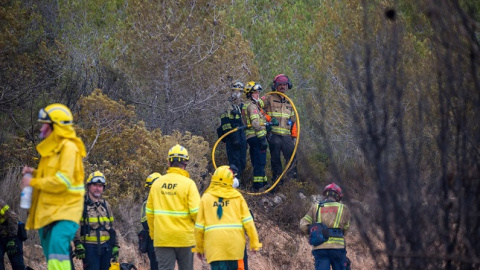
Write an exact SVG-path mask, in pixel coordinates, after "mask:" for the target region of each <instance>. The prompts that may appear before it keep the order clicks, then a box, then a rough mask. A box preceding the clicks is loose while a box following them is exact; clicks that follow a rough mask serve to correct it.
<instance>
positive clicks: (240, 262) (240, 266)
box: [237, 259, 245, 270]
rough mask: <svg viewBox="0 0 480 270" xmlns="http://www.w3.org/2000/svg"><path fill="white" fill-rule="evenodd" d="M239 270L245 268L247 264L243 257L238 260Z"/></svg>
mask: <svg viewBox="0 0 480 270" xmlns="http://www.w3.org/2000/svg"><path fill="white" fill-rule="evenodd" d="M237 270H245V264H244V263H243V259H240V260H238V268H237Z"/></svg>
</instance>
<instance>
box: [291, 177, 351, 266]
mask: <svg viewBox="0 0 480 270" xmlns="http://www.w3.org/2000/svg"><path fill="white" fill-rule="evenodd" d="M323 195H324V196H325V198H326V199H325V201H323V202H321V203H320V204H317V203H315V204H313V205H312V206H311V207H310V209H309V210H308V212H307V214H306V215H305V216H304V217H303V218H302V219H301V220H300V230H301V231H302V232H303V233H305V234H308V232H309V227H310V225H312V223H317V222H318V223H323V224H324V225H326V226H327V227H328V231H329V235H330V237H329V238H328V240H327V241H326V242H324V243H323V244H321V245H318V246H315V247H313V250H312V254H313V256H314V257H315V270H330V265H331V266H332V270H343V269H345V268H346V267H347V251H346V249H345V239H344V236H345V234H346V232H347V230H348V227H349V226H350V211H349V209H348V208H347V206H345V205H344V204H343V203H341V202H340V200H341V199H342V197H343V194H342V190H341V189H340V187H339V186H338V185H336V184H335V183H332V184H329V185H327V186H326V187H325V189H324V190H323Z"/></svg>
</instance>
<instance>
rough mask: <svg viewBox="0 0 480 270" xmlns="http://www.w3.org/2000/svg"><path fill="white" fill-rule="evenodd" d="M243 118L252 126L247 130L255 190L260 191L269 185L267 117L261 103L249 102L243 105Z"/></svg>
mask: <svg viewBox="0 0 480 270" xmlns="http://www.w3.org/2000/svg"><path fill="white" fill-rule="evenodd" d="M242 117H243V121H244V123H245V124H246V125H251V127H250V128H247V129H246V130H245V136H246V137H247V143H248V145H249V146H250V160H251V161H252V165H253V185H252V187H253V189H257V190H258V189H260V188H262V187H264V186H266V185H267V177H266V176H265V165H266V164H267V148H268V145H267V142H266V137H265V136H266V135H267V131H266V128H265V122H266V120H265V116H264V115H263V113H262V108H261V105H260V103H258V102H255V101H254V100H249V101H247V102H245V103H244V104H243V108H242Z"/></svg>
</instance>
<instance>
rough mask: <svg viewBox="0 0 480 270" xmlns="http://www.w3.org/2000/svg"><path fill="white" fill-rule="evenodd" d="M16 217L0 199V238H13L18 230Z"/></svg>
mask: <svg viewBox="0 0 480 270" xmlns="http://www.w3.org/2000/svg"><path fill="white" fill-rule="evenodd" d="M17 223H18V215H17V214H16V213H15V212H13V210H12V209H10V206H8V204H6V203H5V201H4V200H2V199H0V237H14V236H16V235H17V230H18V225H17Z"/></svg>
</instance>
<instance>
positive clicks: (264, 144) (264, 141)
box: [258, 136, 268, 151]
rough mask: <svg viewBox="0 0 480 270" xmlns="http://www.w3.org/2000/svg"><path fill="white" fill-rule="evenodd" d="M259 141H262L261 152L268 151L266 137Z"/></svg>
mask: <svg viewBox="0 0 480 270" xmlns="http://www.w3.org/2000/svg"><path fill="white" fill-rule="evenodd" d="M258 139H259V140H260V150H261V151H265V150H267V148H268V142H267V138H265V136H262V137H260V138H258Z"/></svg>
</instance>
